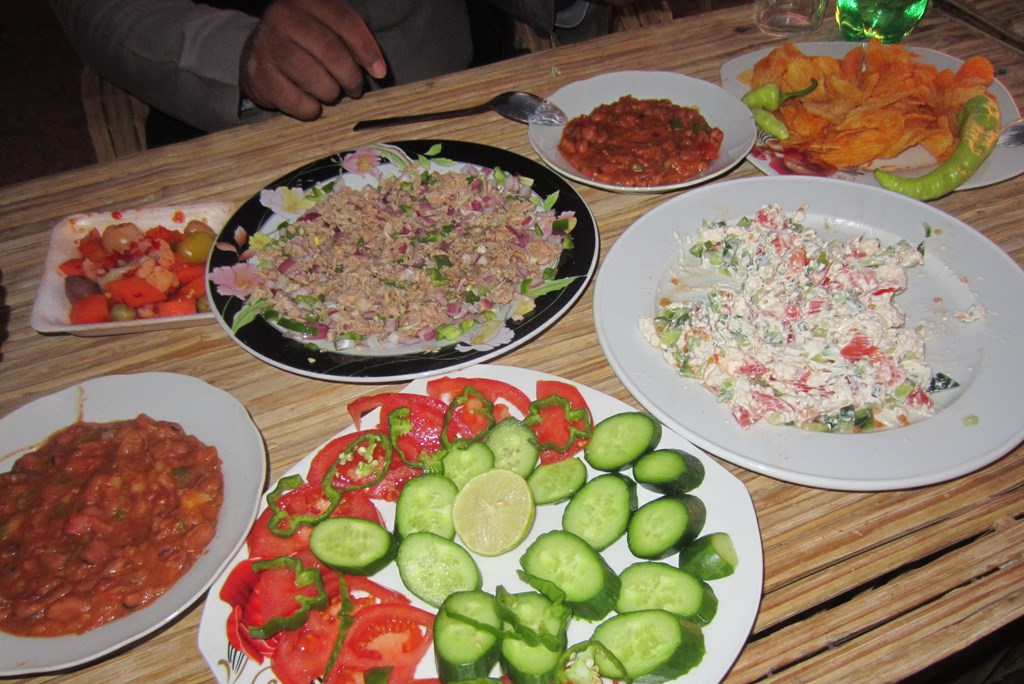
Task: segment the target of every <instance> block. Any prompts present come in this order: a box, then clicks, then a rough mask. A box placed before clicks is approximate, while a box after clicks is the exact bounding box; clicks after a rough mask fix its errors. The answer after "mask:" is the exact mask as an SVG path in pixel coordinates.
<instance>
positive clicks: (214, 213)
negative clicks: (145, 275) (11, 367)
mask: <svg viewBox="0 0 1024 684" xmlns="http://www.w3.org/2000/svg"><path fill="white" fill-rule="evenodd" d="M232 210H233V206H232V205H230V204H227V203H224V202H211V203H209V204H192V205H184V206H180V207H145V208H141V209H125V210H121V211H99V212H92V213H88V214H74V215H72V216H68V217H66V218H64V219H62V220H61V221H60V222H59V223H58V224H57V225H56V226H54V228H53V232H52V233H51V234H50V248H49V251H48V252H47V253H46V263H45V265H44V266H43V276H42V278H40V280H39V290H38V291H37V293H36V299H35V302H34V303H33V305H32V317H31V319H30V320H31V324H32V327H33V328H35V329H36V330H37V331H39V332H41V333H71V334H72V335H78V336H80V337H97V336H100V335H120V334H123V333H131V332H142V331H145V330H167V329H169V328H181V327H185V326H190V325H195V324H196V323H200V322H203V321H210V320H213V314H212V313H209V312H207V313H197V314H191V315H188V316H174V317H171V318H147V319H138V320H134V321H112V322H109V323H95V324H91V325H72V324H71V322H70V321H69V319H68V316H69V314H70V313H71V302H69V301H68V298H67V296H66V295H65V294H64V276H63V275H61V273H60V271H59V270H58V267H59V266H60V265H61V264H62V263H64V262H65V261H67V260H68V259H73V258H75V257H80V256H81V254H80V253H79V251H78V241H79V240H81V239H82V238H83V237H85V236H86V235H87V234H88V233H89V231H91V230H92V229H93V228H97V229H99V230H100V231H102V230H103V229H104V228H106V227H107V226H109V225H113V224H115V223H134V224H136V225H137V226H139V228H141V229H142V230H146V229H148V228H152V227H153V226H158V225H159V226H163V227H165V228H167V229H169V230H176V231H179V232H180V231H182V230H184V229H185V226H187V225H188V222H189V221H191V220H193V219H195V220H198V221H204V222H206V223H207V224H208V225H209V226H210V227H211V228H213V229H214V230H215V231H217V232H220V230H221V228H222V227H223V226H224V223H225V221H227V220H228V217H229V216H230V215H231V212H232Z"/></svg>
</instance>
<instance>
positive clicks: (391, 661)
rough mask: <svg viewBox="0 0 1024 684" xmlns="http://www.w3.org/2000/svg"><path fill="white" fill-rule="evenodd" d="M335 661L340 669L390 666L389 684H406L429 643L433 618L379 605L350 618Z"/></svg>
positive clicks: (410, 608)
mask: <svg viewBox="0 0 1024 684" xmlns="http://www.w3.org/2000/svg"><path fill="white" fill-rule="evenodd" d="M354 618H355V621H354V622H353V623H352V625H351V626H350V627H349V628H348V632H347V633H346V634H345V642H344V644H343V645H342V647H341V656H340V657H339V658H338V660H339V662H340V664H341V666H342V667H344V668H348V669H354V670H360V671H364V672H365V671H366V670H369V669H372V668H379V667H386V666H391V667H393V668H394V669H393V670H392V671H391V675H390V676H389V677H388V681H389V682H408V681H409V680H410V679H412V674H413V673H414V672H415V670H416V665H417V664H418V663H419V661H420V659H421V658H422V657H423V654H424V653H426V651H427V648H429V647H430V644H431V642H432V639H433V633H434V615H433V614H432V613H428V612H427V611H425V610H422V609H420V608H417V607H416V606H413V605H409V604H396V603H381V604H377V605H373V606H367V607H366V608H362V609H360V610H358V611H357V612H356V613H355V614H354Z"/></svg>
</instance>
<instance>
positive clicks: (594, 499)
mask: <svg viewBox="0 0 1024 684" xmlns="http://www.w3.org/2000/svg"><path fill="white" fill-rule="evenodd" d="M636 506H637V497H636V483H635V482H633V480H631V479H629V478H628V477H626V476H625V475H620V474H619V473H606V474H604V475H598V476H597V477H595V478H594V479H593V480H591V481H590V482H588V483H587V484H585V485H583V487H582V488H580V490H579V491H578V492H576V494H574V495H573V497H572V498H571V499H569V503H568V504H567V505H566V507H565V510H564V511H562V529H564V530H566V531H568V532H572V533H573V534H575V535H577V536H579V537H581V538H582V539H583V541H585V542H587V543H588V544H590V545H591V546H592V547H593V548H594V549H595V550H597V551H603V550H604V549H606V548H608V547H609V546H611V545H612V544H613V543H614V542H615V540H617V539H618V538H619V537H621V536H622V535H623V534H624V533H625V532H626V526H627V525H629V519H630V517H631V516H632V515H633V511H635V510H636Z"/></svg>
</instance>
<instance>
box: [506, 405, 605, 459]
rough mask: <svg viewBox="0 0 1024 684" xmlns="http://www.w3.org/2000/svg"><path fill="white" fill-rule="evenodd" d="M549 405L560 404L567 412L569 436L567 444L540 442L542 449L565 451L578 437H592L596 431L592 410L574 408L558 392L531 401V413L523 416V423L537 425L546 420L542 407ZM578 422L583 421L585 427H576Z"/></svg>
mask: <svg viewBox="0 0 1024 684" xmlns="http://www.w3.org/2000/svg"><path fill="white" fill-rule="evenodd" d="M548 406H558V407H560V408H561V409H562V412H563V413H564V414H565V421H566V423H567V424H568V426H569V438H568V439H567V440H566V442H565V444H555V443H553V442H543V443H540V444H538V445H537V446H539V447H540V448H541V450H544V449H554V450H555V451H565V450H566V449H568V448H569V447H570V446H572V444H573V442H575V441H576V440H577V439H578V438H583V439H586V438H588V437H590V436H591V435H592V434H593V432H594V426H593V425H591V422H590V411H588V410H587V409H585V408H573V407H572V404H570V403H569V400H568V399H566V398H565V397H562V396H559V395H557V394H552V395H550V396H548V397H544V398H543V399H537V400H535V401H532V402H530V413H529V415H527V416H526V417H525V418H523V424H524V425H526V426H532V425H536V424H537V423H542V422H544V418H543V416H541V415H540V412H541V410H542V409H544V408H546V407H548ZM576 422H582V423H583V426H584V427H583V429H582V430H581V429H580V428H578V427H576V425H575V423H576Z"/></svg>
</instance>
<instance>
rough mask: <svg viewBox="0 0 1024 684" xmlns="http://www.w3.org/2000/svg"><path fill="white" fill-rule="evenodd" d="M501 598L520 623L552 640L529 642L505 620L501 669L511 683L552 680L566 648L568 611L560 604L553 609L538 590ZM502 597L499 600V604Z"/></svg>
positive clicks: (549, 682)
mask: <svg viewBox="0 0 1024 684" xmlns="http://www.w3.org/2000/svg"><path fill="white" fill-rule="evenodd" d="M508 599H509V600H507V601H504V606H505V608H506V609H507V610H509V611H511V612H512V613H513V614H514V615H515V619H516V620H517V621H518V623H519V625H521V626H523V627H526V628H528V629H530V630H532V631H533V632H534V633H535V634H544V635H547V636H548V637H550V639H551V643H549V644H545V643H536V644H530V643H528V641H527V640H525V639H521V638H517V637H516V635H515V634H514V633H508V632H509V630H513V629H514V625H512V624H510V623H507V622H506V623H505V628H506V635H505V636H504V637H503V638H502V640H501V657H500V659H499V662H500V663H501V669H502V672H504V673H505V674H507V675H508V678H509V679H510V680H511V681H512V683H513V684H552V682H554V681H555V669H556V667H557V666H558V662H559V660H560V659H561V657H562V652H563V651H564V650H565V647H566V643H567V639H566V626H567V617H568V611H567V609H566V608H565V607H564V606H562V607H561V610H556V609H554V607H553V604H552V603H551V601H549V600H548V599H547V598H545V597H544V596H542V595H541V594H539V593H537V592H532V591H528V592H523V593H520V594H512V595H510V596H509V597H508ZM501 603H502V601H501V600H499V604H501Z"/></svg>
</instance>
